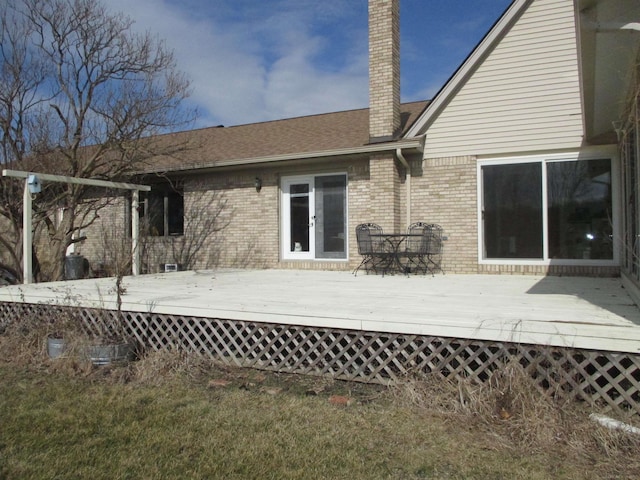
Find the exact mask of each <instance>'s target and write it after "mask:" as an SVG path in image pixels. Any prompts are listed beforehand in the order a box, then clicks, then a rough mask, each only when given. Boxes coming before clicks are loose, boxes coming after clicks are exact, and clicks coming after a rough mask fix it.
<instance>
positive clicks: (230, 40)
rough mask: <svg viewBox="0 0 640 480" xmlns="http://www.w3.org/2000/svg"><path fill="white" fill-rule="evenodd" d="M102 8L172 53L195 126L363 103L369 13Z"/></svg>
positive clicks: (331, 4)
mask: <svg viewBox="0 0 640 480" xmlns="http://www.w3.org/2000/svg"><path fill="white" fill-rule="evenodd" d="M212 4H213V5H212ZM108 5H109V7H110V8H112V9H113V10H114V11H122V12H124V13H125V14H127V15H129V16H130V17H132V18H133V19H134V20H135V22H136V23H135V27H134V28H135V29H138V30H141V31H147V30H148V31H151V32H152V33H153V34H157V35H158V36H159V37H160V38H162V39H164V40H165V41H166V43H167V46H168V47H169V48H171V49H173V50H174V52H175V54H176V58H177V60H178V66H179V68H180V69H181V70H182V71H184V72H185V73H186V74H187V75H188V76H189V78H190V79H191V81H192V91H193V93H192V97H191V99H190V102H191V103H192V104H193V105H198V106H199V108H200V110H201V114H202V118H201V119H200V121H199V126H208V125H215V124H224V125H235V124H241V123H249V122H255V121H263V120H271V119H277V118H284V117H291V116H298V115H308V114H314V113H322V112H328V111H335V110H344V109H349V108H357V107H364V106H366V104H367V95H368V93H367V75H368V73H367V44H366V40H367V37H366V9H365V14H364V18H359V17H358V18H357V16H355V15H354V7H353V3H352V2H344V1H340V0H326V1H324V2H314V1H308V0H298V1H293V0H280V1H269V2H249V1H247V0H239V1H238V0H236V1H235V2H234V1H233V0H228V1H227V0H225V1H222V0H221V1H217V2H208V1H207V0H188V1H186V2H179V1H162V0H136V1H135V2H132V1H131V0H109V2H108ZM213 6H215V8H213ZM359 13H360V14H361V12H359ZM353 22H355V23H356V25H355V26H354V25H350V24H351V23H353ZM358 22H359V23H358ZM345 26H346V27H347V30H346V32H345V30H343V29H344V27H345ZM340 31H342V33H340Z"/></svg>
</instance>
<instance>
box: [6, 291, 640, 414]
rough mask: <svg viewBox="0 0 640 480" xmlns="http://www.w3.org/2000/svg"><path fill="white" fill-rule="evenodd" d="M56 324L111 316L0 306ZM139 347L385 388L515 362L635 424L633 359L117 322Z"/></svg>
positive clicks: (397, 337) (639, 374)
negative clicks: (59, 319)
mask: <svg viewBox="0 0 640 480" xmlns="http://www.w3.org/2000/svg"><path fill="white" fill-rule="evenodd" d="M56 315H65V316H66V317H67V318H68V319H71V320H72V321H77V322H78V324H79V325H81V326H82V328H83V329H84V330H85V331H86V332H87V333H96V332H98V331H100V324H101V322H104V320H105V319H107V318H110V319H117V318H118V313H117V312H114V311H108V310H97V309H88V308H76V307H56V306H48V305H32V304H20V303H0V325H2V324H6V323H8V322H11V321H13V320H15V319H16V318H43V317H46V318H54V317H55V316H56ZM121 317H122V321H123V322H124V325H123V327H124V329H125V331H126V332H127V333H128V334H129V335H130V336H131V337H132V338H134V339H135V340H136V341H137V342H138V343H139V344H140V346H141V347H143V348H147V349H152V350H162V349H175V350H180V351H189V352H196V353H199V354H202V355H206V356H208V357H211V358H215V359H218V360H220V361H222V362H224V363H226V364H230V365H236V366H245V367H253V368H260V369H266V370H275V371H281V372H292V373H302V374H309V375H327V376H331V377H333V378H339V379H345V380H358V381H365V382H375V383H385V384H386V383H390V382H394V381H396V380H397V379H398V378H399V377H402V376H404V375H405V374H406V373H407V372H426V373H428V372H439V373H441V374H443V375H445V376H461V377H465V378H472V379H474V380H478V381H484V380H487V379H488V378H490V377H491V374H492V372H494V371H497V370H500V369H502V368H503V367H504V366H505V365H507V364H508V363H509V362H513V361H517V362H519V363H520V364H521V365H522V366H523V367H525V368H526V369H527V371H528V372H529V373H530V374H531V376H532V378H534V379H535V381H536V383H537V385H538V386H539V387H540V388H541V390H544V391H546V392H548V393H550V394H552V395H557V396H559V397H562V398H580V399H582V400H585V401H588V402H591V403H593V404H598V405H600V406H602V407H607V408H609V409H612V410H615V411H617V412H618V413H622V414H625V415H626V414H633V413H635V414H640V356H639V355H633V354H627V353H617V352H597V351H590V350H577V349H569V348H561V347H548V346H543V345H522V344H515V343H505V342H490V341H482V340H473V339H456V338H443V337H431V336H424V335H402V334H388V333H380V332H366V331H354V330H339V329H325V328H315V327H308V326H304V327H303V326H290V325H278V324H265V323H255V322H242V321H228V320H220V319H211V318H196V317H186V316H179V315H163V314H153V313H135V312H123V313H122V316H121Z"/></svg>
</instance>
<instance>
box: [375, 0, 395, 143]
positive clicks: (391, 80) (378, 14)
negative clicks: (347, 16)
mask: <svg viewBox="0 0 640 480" xmlns="http://www.w3.org/2000/svg"><path fill="white" fill-rule="evenodd" d="M399 128H400V0H369V141H370V142H371V143H375V142H383V141H388V140H391V139H393V138H394V137H395V136H396V135H397V134H398V133H399Z"/></svg>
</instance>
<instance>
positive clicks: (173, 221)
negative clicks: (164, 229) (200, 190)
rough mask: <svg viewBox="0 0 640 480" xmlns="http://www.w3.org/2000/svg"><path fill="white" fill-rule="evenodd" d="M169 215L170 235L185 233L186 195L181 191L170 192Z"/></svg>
mask: <svg viewBox="0 0 640 480" xmlns="http://www.w3.org/2000/svg"><path fill="white" fill-rule="evenodd" d="M167 215H168V219H167V222H168V224H169V235H182V234H183V233H184V196H183V195H182V193H181V192H175V191H171V192H169V193H168V208H167Z"/></svg>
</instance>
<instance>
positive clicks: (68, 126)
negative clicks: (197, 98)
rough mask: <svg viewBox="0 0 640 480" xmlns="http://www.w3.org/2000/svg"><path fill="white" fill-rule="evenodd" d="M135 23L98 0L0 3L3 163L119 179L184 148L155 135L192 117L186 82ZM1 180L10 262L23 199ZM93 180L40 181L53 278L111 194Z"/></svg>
mask: <svg viewBox="0 0 640 480" xmlns="http://www.w3.org/2000/svg"><path fill="white" fill-rule="evenodd" d="M131 26H132V21H131V20H130V19H129V18H127V17H125V16H123V15H121V14H114V13H112V12H110V11H109V10H107V9H106V7H105V6H104V5H103V4H102V3H100V2H99V1H96V0H17V1H15V2H13V3H12V5H11V6H9V5H8V2H3V3H2V5H1V6H0V29H1V30H0V34H1V35H2V37H1V38H0V41H1V44H2V46H1V47H0V55H1V59H0V61H2V65H1V66H0V127H1V129H2V133H1V135H2V138H1V142H2V145H1V148H2V150H1V155H2V157H1V158H0V161H1V162H2V163H5V164H10V165H12V166H13V165H17V166H19V167H20V169H23V170H25V169H29V170H31V171H41V172H49V173H56V174H61V175H68V176H75V177H84V178H101V179H106V180H124V179H128V178H129V177H130V176H131V175H132V174H134V173H136V172H138V171H140V170H142V169H143V167H144V165H145V163H146V162H147V161H148V159H150V158H151V157H153V156H154V155H157V154H159V153H165V154H166V153H170V152H168V148H171V149H173V150H174V151H173V153H175V150H177V149H179V148H180V147H179V146H176V145H173V146H171V147H168V146H167V145H166V144H165V146H164V147H163V148H164V150H162V151H160V150H159V149H160V148H161V147H160V146H159V142H158V141H157V137H156V134H158V133H163V132H168V131H171V130H174V129H175V128H176V127H177V126H184V125H185V124H186V123H187V122H188V121H190V120H191V119H192V118H191V117H192V115H191V114H190V112H187V111H186V110H185V109H183V108H181V104H182V101H183V100H184V98H185V97H186V96H187V95H188V88H189V82H188V81H187V80H186V78H185V77H184V76H183V75H182V74H181V73H180V72H178V71H177V69H176V65H175V60H174V57H173V54H172V53H171V52H170V51H168V50H167V49H166V47H165V45H164V44H163V42H161V41H159V40H158V39H156V38H154V37H152V36H150V35H149V34H145V35H140V34H135V33H134V32H133V31H132V29H131ZM14 183H15V181H14ZM1 186H2V194H3V195H2V199H3V203H2V205H0V215H2V217H4V219H5V221H6V222H8V223H10V224H11V225H12V228H11V229H10V231H9V233H8V234H7V233H4V234H2V237H0V238H1V240H0V243H1V244H2V246H3V247H5V248H12V252H13V255H9V256H10V257H13V259H12V261H13V262H14V264H15V262H16V260H17V259H18V258H19V257H20V256H21V252H19V251H18V250H19V249H17V248H16V247H15V246H13V247H12V245H13V244H14V243H15V238H14V237H15V236H16V234H18V236H19V234H20V233H21V226H20V224H19V221H18V219H19V218H20V215H21V212H20V209H21V207H20V206H16V196H15V189H16V187H15V185H11V181H10V180H7V179H3V180H2V184H1ZM90 188H91V187H87V186H83V185H73V184H46V185H45V188H44V189H43V192H42V193H41V194H39V195H38V197H37V199H36V200H35V202H34V209H35V217H34V221H35V222H40V223H42V224H44V226H45V227H46V232H47V234H46V237H47V243H46V249H47V251H48V252H50V253H51V255H52V258H53V261H52V263H51V265H52V271H51V272H49V274H48V277H50V278H52V279H60V278H62V276H63V271H64V270H63V267H64V259H65V253H66V249H67V247H68V246H69V245H70V244H72V243H73V242H74V241H77V240H78V239H77V238H75V234H77V232H78V231H79V230H80V229H84V228H86V227H88V226H89V225H91V224H92V223H93V222H94V221H95V220H96V218H97V217H98V215H97V212H98V211H99V210H100V209H101V208H103V207H105V206H106V205H108V203H109V200H108V199H109V198H112V197H110V196H107V195H96V194H95V192H92V191H91V190H90ZM17 198H18V199H20V198H21V195H19V196H17ZM12 238H13V240H12ZM12 241H13V243H12ZM18 244H19V242H18ZM18 261H19V260H18ZM15 266H16V267H18V265H15ZM16 269H18V268H16Z"/></svg>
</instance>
